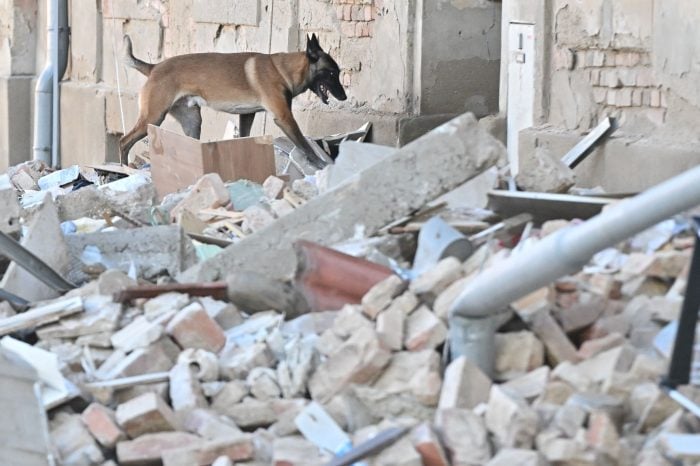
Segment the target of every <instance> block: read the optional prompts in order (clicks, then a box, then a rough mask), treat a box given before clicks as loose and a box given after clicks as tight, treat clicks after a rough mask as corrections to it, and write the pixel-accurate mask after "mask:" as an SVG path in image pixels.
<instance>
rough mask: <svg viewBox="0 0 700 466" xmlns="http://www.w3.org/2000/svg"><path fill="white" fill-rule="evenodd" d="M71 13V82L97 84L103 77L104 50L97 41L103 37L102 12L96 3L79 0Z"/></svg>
mask: <svg viewBox="0 0 700 466" xmlns="http://www.w3.org/2000/svg"><path fill="white" fill-rule="evenodd" d="M71 13H72V14H71V31H72V37H71V49H70V51H71V80H72V81H87V82H90V83H96V82H98V81H99V80H100V78H101V75H102V50H101V48H100V47H99V45H100V41H99V40H95V38H97V37H101V36H102V11H101V9H100V8H99V5H98V4H97V3H96V2H92V1H90V0H77V2H76V3H75V4H73V8H72V10H71ZM112 66H114V65H112Z"/></svg>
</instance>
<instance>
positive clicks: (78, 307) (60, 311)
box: [0, 297, 84, 336]
mask: <svg viewBox="0 0 700 466" xmlns="http://www.w3.org/2000/svg"><path fill="white" fill-rule="evenodd" d="M83 309H84V308H83V300H82V298H80V297H75V298H66V299H61V300H58V301H53V302H52V303H50V304H47V305H45V306H40V307H35V308H34V309H30V310H29V311H27V312H23V313H21V314H17V315H14V316H11V317H7V318H5V319H2V320H0V336H2V335H7V334H8V333H12V332H16V331H18V330H24V329H28V328H34V327H39V326H41V325H44V324H48V323H50V322H55V321H57V320H59V319H61V318H62V317H65V316H69V315H72V314H76V313H78V312H82V311H83Z"/></svg>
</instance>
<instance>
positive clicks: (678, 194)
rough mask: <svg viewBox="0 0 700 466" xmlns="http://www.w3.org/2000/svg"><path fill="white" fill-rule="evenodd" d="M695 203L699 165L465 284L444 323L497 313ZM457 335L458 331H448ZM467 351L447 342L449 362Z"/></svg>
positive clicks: (698, 192)
mask: <svg viewBox="0 0 700 466" xmlns="http://www.w3.org/2000/svg"><path fill="white" fill-rule="evenodd" d="M698 204H700V167H695V168H693V169H691V170H688V171H686V172H684V173H682V174H681V175H678V176H676V177H674V178H671V179H669V180H667V181H664V182H663V183H660V184H658V185H657V186H654V187H652V188H650V189H648V190H647V191H645V192H643V193H641V194H639V195H637V196H635V197H633V198H629V199H626V200H624V201H621V202H619V203H618V204H615V205H613V206H611V207H610V208H609V209H607V210H605V211H604V212H602V213H600V214H599V215H597V216H595V217H593V218H592V219H590V220H588V221H586V222H584V223H581V224H579V225H576V226H570V227H568V228H565V229H562V230H559V231H558V232H556V233H553V234H552V235H550V236H547V237H546V238H544V239H543V240H542V241H540V242H539V243H538V244H536V245H534V246H532V247H531V248H529V249H526V250H524V251H521V252H519V253H518V254H515V255H513V256H511V257H510V258H509V259H508V260H506V261H504V262H502V263H500V264H498V265H496V266H494V267H493V268H491V269H489V270H486V271H484V272H483V273H482V274H481V275H479V276H477V277H476V278H475V279H474V280H471V281H470V282H469V283H468V284H467V285H466V286H465V288H464V290H463V291H462V293H461V294H460V295H459V296H458V297H457V299H456V300H455V302H454V304H453V305H452V307H451V309H450V324H451V325H458V326H459V325H468V320H467V321H465V320H464V318H466V319H470V318H472V319H473V318H477V319H481V318H484V317H487V316H489V315H491V314H493V313H495V312H499V311H501V310H502V309H504V308H505V307H507V306H508V305H509V304H510V303H512V302H513V301H515V300H517V299H519V298H521V297H523V296H525V295H526V294H528V293H530V292H532V291H535V290H536V289H538V288H540V287H542V286H545V285H547V284H549V283H551V282H552V281H553V280H555V279H557V278H559V277H561V276H564V275H567V274H571V273H574V272H576V271H578V270H580V269H581V268H582V267H583V266H584V265H585V264H586V263H588V261H589V260H590V259H591V257H592V256H593V255H594V254H595V253H597V252H598V251H600V250H602V249H605V248H607V247H611V246H614V245H615V244H617V243H618V242H620V241H622V240H624V239H626V238H628V237H630V236H632V235H634V234H636V233H638V232H640V231H643V230H645V229H647V228H649V227H651V226H653V225H655V224H657V223H658V222H660V221H662V220H664V219H666V218H668V217H670V216H672V215H674V214H677V213H680V212H683V211H685V210H688V209H690V208H692V207H694V206H696V205H698ZM458 317H462V319H457V318H458ZM460 333H464V332H457V331H455V332H453V334H454V335H459V334H460ZM467 350H468V345H466V342H465V341H460V339H459V338H455V339H453V340H451V341H450V351H451V355H452V357H453V358H454V357H459V356H461V355H466V356H467V357H469V355H470V354H471V352H469V351H467ZM472 360H475V359H472Z"/></svg>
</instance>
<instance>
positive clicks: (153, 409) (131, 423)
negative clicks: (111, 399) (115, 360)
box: [116, 393, 178, 438]
mask: <svg viewBox="0 0 700 466" xmlns="http://www.w3.org/2000/svg"><path fill="white" fill-rule="evenodd" d="M116 419H117V423H118V424H119V425H120V426H121V428H122V429H124V431H125V432H126V434H127V435H128V436H129V437H130V438H136V437H138V436H140V435H143V434H148V433H152V432H164V431H172V430H177V429H178V423H177V420H176V418H175V413H173V411H172V409H170V407H169V406H168V405H167V404H166V403H165V401H163V400H162V398H160V397H158V396H157V395H156V394H154V393H146V394H143V395H141V396H139V397H137V398H134V399H132V400H129V401H127V402H126V403H122V404H120V405H119V406H117V412H116Z"/></svg>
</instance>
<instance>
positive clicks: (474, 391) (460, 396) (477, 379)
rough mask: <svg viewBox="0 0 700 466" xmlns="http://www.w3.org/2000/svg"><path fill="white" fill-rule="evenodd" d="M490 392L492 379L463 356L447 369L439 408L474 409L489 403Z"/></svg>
mask: <svg viewBox="0 0 700 466" xmlns="http://www.w3.org/2000/svg"><path fill="white" fill-rule="evenodd" d="M490 391H491V379H489V378H488V376H487V375H486V374H484V373H483V372H482V371H481V369H479V367H478V366H477V365H476V364H474V363H473V362H471V361H470V360H469V359H467V358H466V357H465V356H462V357H459V358H457V359H455V360H454V361H452V362H451V363H450V364H449V365H448V366H447V368H446V369H445V379H444V381H443V383H442V390H441V392H440V402H439V404H438V408H439V409H450V408H461V409H473V408H475V407H476V406H477V405H479V404H480V403H486V402H487V401H488V399H489V393H490Z"/></svg>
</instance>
